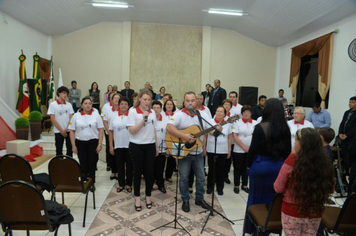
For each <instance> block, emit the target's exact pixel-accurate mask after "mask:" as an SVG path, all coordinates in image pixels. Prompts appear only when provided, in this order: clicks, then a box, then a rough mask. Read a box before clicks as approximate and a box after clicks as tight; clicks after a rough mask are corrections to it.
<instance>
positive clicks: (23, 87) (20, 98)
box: [16, 54, 30, 118]
mask: <svg viewBox="0 0 356 236" xmlns="http://www.w3.org/2000/svg"><path fill="white" fill-rule="evenodd" d="M19 60H20V69H19V87H18V90H17V104H16V110H18V111H19V112H20V113H21V116H22V117H25V118H28V115H29V113H30V102H29V97H28V85H27V81H26V70H25V60H26V56H25V55H23V54H21V55H20V57H19Z"/></svg>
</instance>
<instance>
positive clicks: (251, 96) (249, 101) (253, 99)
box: [239, 86, 258, 107]
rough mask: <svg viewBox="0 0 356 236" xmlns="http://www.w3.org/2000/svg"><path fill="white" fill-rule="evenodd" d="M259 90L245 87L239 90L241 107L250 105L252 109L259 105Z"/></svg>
mask: <svg viewBox="0 0 356 236" xmlns="http://www.w3.org/2000/svg"><path fill="white" fill-rule="evenodd" d="M257 99H258V88H257V87H243V86H241V87H240V88H239V103H240V104H241V105H250V106H251V107H252V106H254V105H256V104H257Z"/></svg>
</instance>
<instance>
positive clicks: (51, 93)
mask: <svg viewBox="0 0 356 236" xmlns="http://www.w3.org/2000/svg"><path fill="white" fill-rule="evenodd" d="M50 63H51V75H50V77H49V92H48V103H50V102H49V100H50V99H54V97H55V92H54V79H53V62H52V61H50Z"/></svg>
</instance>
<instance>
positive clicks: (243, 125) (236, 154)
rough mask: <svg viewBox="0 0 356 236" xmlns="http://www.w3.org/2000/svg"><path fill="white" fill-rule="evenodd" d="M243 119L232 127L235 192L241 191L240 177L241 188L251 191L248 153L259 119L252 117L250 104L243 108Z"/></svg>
mask: <svg viewBox="0 0 356 236" xmlns="http://www.w3.org/2000/svg"><path fill="white" fill-rule="evenodd" d="M241 114H242V119H240V120H239V121H237V122H235V123H234V125H233V127H232V136H233V139H234V141H235V145H234V150H233V154H232V156H233V163H234V183H235V187H234V192H235V193H236V194H238V193H239V192H240V178H241V180H242V187H241V189H242V190H243V191H245V192H246V193H248V192H249V189H248V187H247V179H248V177H247V158H248V157H247V155H248V150H249V148H250V145H251V141H252V134H253V130H254V129H255V125H257V124H258V123H257V121H255V120H253V119H252V118H251V114H252V109H251V107H250V106H249V105H245V106H243V107H242V108H241Z"/></svg>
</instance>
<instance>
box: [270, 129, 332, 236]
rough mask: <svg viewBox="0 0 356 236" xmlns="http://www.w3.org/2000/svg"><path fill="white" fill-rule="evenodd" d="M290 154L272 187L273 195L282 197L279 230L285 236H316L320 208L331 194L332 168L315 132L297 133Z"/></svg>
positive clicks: (322, 209) (303, 130) (303, 131)
mask: <svg viewBox="0 0 356 236" xmlns="http://www.w3.org/2000/svg"><path fill="white" fill-rule="evenodd" d="M294 150H295V152H296V153H292V154H290V155H289V157H288V158H287V159H286V160H285V162H284V164H283V166H282V168H281V170H280V172H279V175H278V177H277V179H276V181H275V183H274V189H275V191H276V192H277V193H283V194H284V197H283V204H282V225H283V230H284V233H285V235H286V236H288V235H294V236H296V235H316V233H317V230H318V227H319V224H320V220H321V215H322V213H323V211H324V205H325V203H326V202H327V200H328V197H329V194H331V193H332V192H333V186H334V175H333V171H332V167H331V165H330V164H329V163H328V159H327V156H326V154H325V152H324V149H323V146H322V142H321V139H320V135H319V134H318V133H317V132H316V131H315V129H312V128H304V129H300V130H298V131H297V132H296V135H295V146H294Z"/></svg>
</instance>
